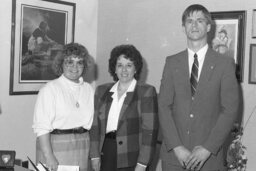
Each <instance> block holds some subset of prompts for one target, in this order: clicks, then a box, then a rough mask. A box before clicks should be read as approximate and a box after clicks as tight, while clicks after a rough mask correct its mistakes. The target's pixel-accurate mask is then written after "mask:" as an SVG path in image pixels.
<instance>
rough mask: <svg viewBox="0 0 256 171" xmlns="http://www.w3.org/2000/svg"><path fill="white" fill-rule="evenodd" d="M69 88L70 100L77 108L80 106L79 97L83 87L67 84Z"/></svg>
mask: <svg viewBox="0 0 256 171" xmlns="http://www.w3.org/2000/svg"><path fill="white" fill-rule="evenodd" d="M67 86H68V89H69V96H70V101H71V103H72V104H75V106H76V108H79V107H80V103H79V99H80V95H81V87H80V86H78V87H76V86H75V87H73V86H71V85H67Z"/></svg>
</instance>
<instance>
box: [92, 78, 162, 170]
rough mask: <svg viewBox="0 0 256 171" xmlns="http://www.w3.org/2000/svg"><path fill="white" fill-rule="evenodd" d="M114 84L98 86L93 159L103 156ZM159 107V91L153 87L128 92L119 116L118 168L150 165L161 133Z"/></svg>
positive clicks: (139, 87) (137, 86) (138, 86)
mask: <svg viewBox="0 0 256 171" xmlns="http://www.w3.org/2000/svg"><path fill="white" fill-rule="evenodd" d="M113 85H114V84H113V83H108V84H104V85H101V86H99V87H98V88H97V89H96V92H95V113H94V120H93V125H92V128H91V130H90V139H91V147H90V157H91V158H95V157H100V154H101V150H102V146H103V142H104V138H105V134H106V126H107V125H106V124H107V118H108V113H109V109H110V106H111V103H112V97H111V96H112V94H113V93H112V92H110V89H111V87H112V86H113ZM157 112H158V105H157V94H156V90H155V88H154V87H153V86H151V85H138V84H137V85H136V87H135V90H134V92H128V93H127V96H126V98H125V100H124V103H123V106H122V109H121V111H120V115H119V121H118V127H117V133H116V134H117V137H116V141H117V167H118V168H123V167H132V166H135V165H136V164H137V163H141V164H144V165H148V164H149V163H150V161H151V159H152V157H153V155H154V151H155V146H156V141H157V132H158V115H157Z"/></svg>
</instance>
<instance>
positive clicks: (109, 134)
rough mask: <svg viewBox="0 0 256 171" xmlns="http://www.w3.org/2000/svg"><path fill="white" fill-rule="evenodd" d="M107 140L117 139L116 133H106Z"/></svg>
mask: <svg viewBox="0 0 256 171" xmlns="http://www.w3.org/2000/svg"><path fill="white" fill-rule="evenodd" d="M105 138H108V139H116V131H111V132H109V133H106V135H105Z"/></svg>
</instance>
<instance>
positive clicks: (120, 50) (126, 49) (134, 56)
mask: <svg viewBox="0 0 256 171" xmlns="http://www.w3.org/2000/svg"><path fill="white" fill-rule="evenodd" d="M121 55H124V58H126V59H129V60H130V61H132V62H133V64H134V66H135V70H136V73H135V74H134V78H135V79H136V80H138V79H139V77H140V73H141V70H142V67H143V61H142V56H141V54H140V52H139V51H138V50H137V49H136V47H135V46H133V45H129V44H128V45H119V46H116V47H114V48H113V49H112V51H111V53H110V58H109V60H108V71H109V73H110V75H111V76H112V77H113V80H114V81H118V77H117V75H116V62H117V60H118V58H119V57H120V56H121Z"/></svg>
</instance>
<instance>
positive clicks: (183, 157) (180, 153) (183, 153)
mask: <svg viewBox="0 0 256 171" xmlns="http://www.w3.org/2000/svg"><path fill="white" fill-rule="evenodd" d="M173 150H174V153H175V155H176V157H177V159H178V161H179V162H180V164H181V166H182V167H184V168H186V165H185V162H186V161H187V160H188V157H189V156H190V155H191V152H190V151H189V150H188V149H186V148H185V147H184V146H178V147H175V148H174V149H173Z"/></svg>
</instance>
